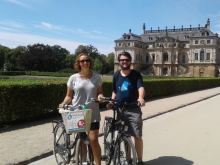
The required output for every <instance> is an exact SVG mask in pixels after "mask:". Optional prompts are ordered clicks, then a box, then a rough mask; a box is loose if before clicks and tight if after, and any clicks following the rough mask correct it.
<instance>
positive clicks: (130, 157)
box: [113, 136, 137, 165]
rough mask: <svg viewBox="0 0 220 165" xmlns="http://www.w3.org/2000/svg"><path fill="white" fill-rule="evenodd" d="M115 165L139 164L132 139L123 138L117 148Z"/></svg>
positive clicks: (114, 159) (114, 158)
mask: <svg viewBox="0 0 220 165" xmlns="http://www.w3.org/2000/svg"><path fill="white" fill-rule="evenodd" d="M113 164H114V165H126V164H132V165H136V164H137V153H136V149H135V147H134V144H133V142H132V140H131V138H130V137H127V136H122V137H121V139H120V140H119V141H118V143H117V144H116V146H115V150H114V157H113Z"/></svg>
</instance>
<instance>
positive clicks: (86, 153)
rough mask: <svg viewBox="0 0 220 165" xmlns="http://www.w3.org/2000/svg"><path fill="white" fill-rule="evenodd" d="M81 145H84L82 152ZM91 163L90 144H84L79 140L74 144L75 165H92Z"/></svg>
mask: <svg viewBox="0 0 220 165" xmlns="http://www.w3.org/2000/svg"><path fill="white" fill-rule="evenodd" d="M82 145H85V148H84V150H82V148H83V147H82ZM83 157H84V158H83ZM93 161H94V158H93V153H92V148H91V146H90V144H89V143H84V141H83V140H82V139H80V138H79V139H78V140H77V143H76V153H75V164H76V165H82V164H83V163H87V164H89V165H94V162H93Z"/></svg>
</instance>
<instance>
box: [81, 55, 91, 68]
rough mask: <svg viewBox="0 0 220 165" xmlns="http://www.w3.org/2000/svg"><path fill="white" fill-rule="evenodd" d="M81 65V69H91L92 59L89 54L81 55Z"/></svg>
mask: <svg viewBox="0 0 220 165" xmlns="http://www.w3.org/2000/svg"><path fill="white" fill-rule="evenodd" d="M79 65H80V67H81V69H89V68H90V65H91V60H90V59H89V57H88V56H86V55H82V56H80V57H79Z"/></svg>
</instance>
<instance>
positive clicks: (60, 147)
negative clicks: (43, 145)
mask: <svg viewBox="0 0 220 165" xmlns="http://www.w3.org/2000/svg"><path fill="white" fill-rule="evenodd" d="M69 143H70V135H68V134H67V133H66V130H65V126H64V124H63V123H62V122H60V123H58V124H57V125H56V126H55V128H54V150H53V153H54V156H55V159H56V162H57V164H58V165H66V164H69V162H70V157H71V151H70V149H69V148H68V146H69Z"/></svg>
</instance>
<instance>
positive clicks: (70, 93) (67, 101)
mask: <svg viewBox="0 0 220 165" xmlns="http://www.w3.org/2000/svg"><path fill="white" fill-rule="evenodd" d="M72 98H73V90H72V89H71V88H69V87H67V92H66V96H65V98H64V100H63V102H62V103H60V104H59V107H63V106H64V105H65V104H70V103H71V101H72Z"/></svg>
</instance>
